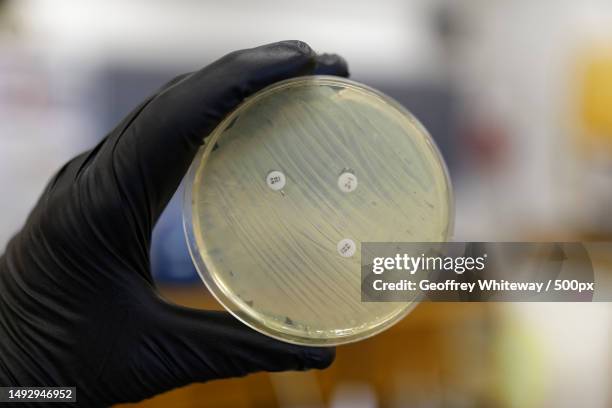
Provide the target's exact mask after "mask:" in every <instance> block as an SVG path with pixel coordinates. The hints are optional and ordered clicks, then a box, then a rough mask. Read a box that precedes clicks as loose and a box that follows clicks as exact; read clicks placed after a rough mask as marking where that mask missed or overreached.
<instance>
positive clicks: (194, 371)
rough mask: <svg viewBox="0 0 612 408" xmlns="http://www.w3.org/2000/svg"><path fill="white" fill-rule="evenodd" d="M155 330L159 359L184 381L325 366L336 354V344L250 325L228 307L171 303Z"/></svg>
mask: <svg viewBox="0 0 612 408" xmlns="http://www.w3.org/2000/svg"><path fill="white" fill-rule="evenodd" d="M162 308H163V309H164V310H163V311H162V312H160V313H159V316H158V317H159V320H158V323H159V326H160V327H159V328H158V329H156V330H155V338H156V342H157V343H159V344H163V345H164V346H163V347H159V349H160V350H170V351H171V354H172V355H169V356H159V358H158V359H156V362H157V363H156V364H158V367H157V369H158V371H160V372H166V373H167V377H168V378H170V379H175V380H171V381H178V382H180V384H172V386H179V385H182V384H187V383H189V382H193V381H207V380H211V379H218V378H229V377H239V376H244V375H246V374H249V373H254V372H258V371H286V370H307V369H312V368H316V369H323V368H326V367H328V366H329V365H330V364H331V363H332V362H333V360H334V357H335V349H334V348H322V347H303V346H297V345H294V344H289V343H284V342H281V341H278V340H275V339H272V338H270V337H267V336H264V335H263V334H261V333H258V332H256V331H255V330H253V329H251V328H249V327H247V326H246V325H244V324H243V323H241V322H239V321H238V320H237V319H236V318H234V317H233V316H231V315H230V314H229V313H226V312H215V311H201V310H195V309H189V308H184V307H181V306H176V305H169V304H165V303H164V306H163V307H162Z"/></svg>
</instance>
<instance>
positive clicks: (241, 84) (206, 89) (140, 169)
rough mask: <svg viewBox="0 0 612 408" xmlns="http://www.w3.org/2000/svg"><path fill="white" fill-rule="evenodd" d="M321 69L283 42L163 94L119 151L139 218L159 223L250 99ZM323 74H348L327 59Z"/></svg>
mask: <svg viewBox="0 0 612 408" xmlns="http://www.w3.org/2000/svg"><path fill="white" fill-rule="evenodd" d="M325 61H327V62H325ZM316 66H317V59H316V54H315V53H314V52H313V51H312V49H311V48H310V47H309V46H308V45H306V44H305V43H303V42H300V41H284V42H280V43H275V44H269V45H265V46H262V47H257V48H252V49H247V50H242V51H237V52H234V53H231V54H228V55H226V56H225V57H223V58H221V59H220V60H218V61H216V62H214V63H213V64H211V65H209V66H207V67H206V68H204V69H202V70H200V71H198V72H195V73H193V74H191V75H189V76H187V77H185V78H183V79H182V80H180V81H178V82H176V83H174V84H172V85H171V86H169V87H167V89H165V90H163V91H161V92H160V93H159V94H158V95H157V96H156V97H154V98H153V99H152V100H151V101H150V102H149V104H148V105H147V106H145V107H144V108H143V109H142V111H141V112H140V114H139V115H138V116H137V118H136V119H135V120H133V121H132V122H131V123H129V124H128V125H127V127H126V128H125V130H124V131H122V132H121V135H120V137H118V138H117V142H116V146H115V148H113V149H112V152H113V154H112V162H113V168H114V169H115V174H116V176H117V180H118V182H119V183H120V184H121V185H122V186H121V189H122V190H123V191H122V192H123V194H124V195H127V196H128V201H129V202H130V204H131V205H133V206H137V207H139V208H135V209H134V213H136V214H139V213H142V212H141V211H146V210H148V211H147V212H148V214H150V217H147V221H150V222H151V223H152V222H155V220H156V219H157V217H158V216H159V214H160V213H161V211H162V210H163V208H164V207H165V205H166V204H167V202H168V200H169V199H170V198H171V196H172V194H173V193H174V191H175V190H176V188H177V187H178V185H179V183H180V181H181V179H182V178H183V176H184V174H185V172H186V171H187V168H188V167H189V165H190V163H191V161H192V160H193V157H194V156H195V154H196V152H197V150H198V148H199V146H200V145H201V143H202V140H203V138H204V137H205V136H206V135H208V134H209V133H210V132H211V131H212V130H213V129H214V128H215V126H217V124H218V123H219V122H220V121H221V120H222V119H223V118H224V117H225V115H226V114H227V113H228V112H230V111H231V110H233V109H234V108H235V107H236V106H237V105H238V104H240V103H241V102H242V101H243V100H244V98H245V97H247V96H249V95H251V94H252V93H254V92H257V91H258V90H260V89H262V88H264V87H265V86H267V85H270V84H272V83H274V82H278V81H281V80H284V79H287V78H291V77H294V76H300V75H306V74H311V73H313V72H314V69H315V67H316ZM320 66H321V67H325V69H326V70H327V73H328V74H333V73H334V70H335V69H338V72H339V74H343V73H345V72H346V69H345V66H346V64H342V63H341V62H340V61H339V59H337V58H336V59H334V58H331V57H326V58H325V59H324V64H322V65H320ZM141 207H145V208H141Z"/></svg>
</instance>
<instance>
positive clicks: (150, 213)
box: [0, 41, 348, 406]
mask: <svg viewBox="0 0 612 408" xmlns="http://www.w3.org/2000/svg"><path fill="white" fill-rule="evenodd" d="M313 73H325V74H334V75H342V76H346V75H348V73H347V67H346V64H345V62H344V61H343V60H342V59H341V58H340V57H338V56H335V55H322V56H317V55H316V54H315V53H314V52H313V51H312V50H311V49H310V48H309V47H308V45H306V44H304V43H302V42H299V41H286V42H280V43H276V44H271V45H266V46H263V47H258V48H253V49H248V50H243V51H238V52H234V53H231V54H229V55H227V56H225V57H223V58H221V59H220V60H218V61H216V62H214V63H213V64H211V65H209V66H208V67H206V68H204V69H202V70H201V71H198V72H194V73H192V74H187V75H183V76H180V77H178V78H176V79H174V80H173V81H171V82H170V83H168V84H167V85H165V86H164V87H163V88H161V89H160V90H159V92H157V93H156V94H155V95H153V96H151V97H150V98H148V99H147V100H146V101H145V102H144V103H142V104H141V105H140V106H139V107H137V108H136V109H135V110H134V111H133V112H132V113H131V114H130V115H128V116H127V117H126V118H125V119H124V120H123V121H122V122H121V123H120V124H119V125H118V126H117V128H116V129H114V130H113V131H112V132H111V133H110V134H109V135H108V136H107V137H106V138H105V139H104V140H103V141H102V142H101V143H100V144H98V145H97V146H96V147H95V148H94V149H93V150H91V151H88V152H85V153H83V154H81V155H80V156H77V157H75V158H74V159H73V160H71V161H69V162H68V163H67V164H66V165H64V166H63V167H62V168H61V169H60V170H59V172H58V173H57V174H56V175H55V176H54V177H53V179H52V180H51V182H50V183H49V185H48V186H47V187H46V189H45V191H44V192H43V195H42V197H41V198H40V200H39V202H38V203H37V205H36V207H35V208H34V210H33V211H32V213H31V214H30V216H29V218H28V220H27V223H26V225H25V226H24V228H23V229H22V230H21V232H19V234H17V235H16V236H15V237H14V238H13V239H12V240H11V242H10V243H9V245H8V247H7V250H6V253H5V254H4V255H3V256H2V258H0V386H9V385H10V386H76V387H77V393H76V394H77V400H78V403H79V405H81V406H105V405H110V404H113V403H117V402H127V401H139V400H142V399H144V398H147V397H150V396H153V395H155V394H158V393H160V392H163V391H166V390H169V389H172V388H175V387H179V386H182V385H185V384H189V383H191V382H199V381H207V380H212V379H217V378H228V377H236V376H243V375H246V374H248V373H252V372H256V371H283V370H306V369H309V368H325V367H327V366H328V365H329V364H331V362H332V361H333V359H334V350H333V349H328V348H308V347H300V346H295V345H291V344H286V343H282V342H280V341H276V340H273V339H271V338H268V337H266V336H264V335H262V334H259V333H257V332H255V331H254V330H252V329H250V328H248V327H247V326H245V325H243V324H242V323H240V322H239V321H238V320H236V319H235V318H234V317H232V316H230V315H229V314H227V313H222V312H212V311H200V310H193V309H188V308H185V307H180V306H177V305H173V304H169V303H167V302H166V301H164V300H163V299H161V298H160V296H159V294H158V293H157V291H156V288H155V284H154V282H153V279H152V278H151V274H150V271H149V245H150V242H151V231H152V229H153V226H154V225H155V222H156V220H157V219H158V217H159V215H160V214H161V212H162V211H163V209H164V207H165V206H166V204H167V203H168V200H169V199H170V198H171V196H172V195H173V193H174V192H175V190H176V188H177V186H178V185H179V183H180V181H181V179H182V178H183V175H184V174H185V172H186V171H187V168H188V167H189V165H190V163H191V161H192V159H193V158H194V156H195V154H196V151H197V150H198V148H199V147H200V145H201V144H202V142H203V138H204V137H205V136H206V135H208V134H209V133H210V132H211V131H212V130H213V129H214V128H215V126H216V125H217V124H218V123H219V122H220V121H221V120H222V119H223V117H224V116H225V115H226V114H227V113H229V112H230V111H231V110H232V109H234V108H235V107H236V106H237V105H238V104H240V102H241V101H242V100H243V99H244V98H245V97H246V96H248V95H250V94H252V93H254V92H256V91H258V90H260V89H261V88H263V87H265V86H267V85H269V84H272V83H274V82H277V81H280V80H283V79H287V78H290V77H294V76H299V75H307V74H313ZM68 405H69V406H74V404H68ZM20 406H24V405H20ZM33 406H39V405H36V404H33ZM54 406H57V405H54Z"/></svg>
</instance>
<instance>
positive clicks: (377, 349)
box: [120, 285, 491, 408]
mask: <svg viewBox="0 0 612 408" xmlns="http://www.w3.org/2000/svg"><path fill="white" fill-rule="evenodd" d="M161 292H162V293H163V294H164V296H165V297H166V298H168V299H170V300H172V301H174V302H176V303H180V304H183V305H185V306H190V307H196V308H207V309H220V308H221V307H220V305H219V304H218V303H217V302H216V301H215V300H214V299H213V298H211V297H210V296H209V295H207V293H206V291H205V289H204V288H203V287H202V286H200V285H195V286H194V287H183V288H181V287H174V288H173V287H163V288H161ZM490 310H491V305H490V304H485V303H423V304H421V305H419V306H417V307H416V308H415V310H414V311H413V312H412V313H411V314H410V315H408V316H407V317H406V318H405V319H404V320H402V321H401V322H399V323H398V324H397V325H395V326H394V327H392V328H391V329H389V330H387V331H385V332H384V333H381V334H379V335H377V336H375V337H373V338H371V339H368V340H364V341H361V342H358V343H355V344H349V345H345V346H340V347H338V348H337V356H336V361H335V362H334V364H333V365H332V366H331V367H330V368H328V369H327V370H324V371H309V372H302V373H289V374H268V373H259V374H253V375H250V376H247V377H244V378H239V379H230V380H219V381H211V382H208V383H203V384H192V385H189V386H186V387H183V388H180V389H177V390H173V391H170V392H166V393H164V394H161V395H158V396H156V397H154V398H152V399H149V400H146V401H143V402H140V403H138V404H126V405H120V407H142V408H157V407H170V406H171V407H176V408H191V407H222V408H223V407H232V408H241V407H245V408H246V407H276V406H279V399H281V400H282V401H283V402H284V404H283V405H290V404H294V405H295V404H297V403H302V404H308V406H310V407H316V406H326V405H327V404H328V402H329V400H330V398H332V397H333V394H334V391H335V390H337V389H338V388H337V387H338V386H339V385H341V384H367V385H368V386H369V387H371V389H372V390H373V391H374V392H375V394H376V395H377V398H378V400H379V402H380V403H381V406H385V405H390V404H392V403H393V401H400V400H401V401H402V402H403V403H406V402H407V399H410V398H415V402H416V399H418V398H420V396H422V395H426V394H427V393H436V391H438V390H439V387H440V384H442V383H444V384H451V385H452V383H453V382H457V386H458V387H463V386H464V384H463V383H464V382H465V381H468V380H469V379H467V378H463V377H465V376H466V371H465V370H463V369H457V367H455V365H456V364H457V361H456V357H457V356H461V355H463V356H464V357H465V354H466V353H470V352H472V353H473V352H474V350H471V349H476V350H477V351H478V353H480V351H483V350H482V349H481V348H480V346H479V345H478V340H476V343H474V342H471V341H470V342H471V343H470V344H468V345H467V346H468V347H467V348H466V347H465V344H456V345H455V344H453V342H454V341H455V340H454V339H455V337H456V336H454V335H453V333H457V331H461V330H463V328H464V327H480V326H482V324H483V322H486V321H488V319H489V318H490ZM463 340H465V338H464V339H463ZM468 358H469V356H468ZM474 358H478V359H483V360H484V359H485V357H484V356H483V355H475V356H474ZM484 363H485V364H486V361H485V362H484Z"/></svg>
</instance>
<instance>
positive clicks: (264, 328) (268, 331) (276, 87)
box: [183, 75, 455, 347]
mask: <svg viewBox="0 0 612 408" xmlns="http://www.w3.org/2000/svg"><path fill="white" fill-rule="evenodd" d="M324 85H327V86H339V87H343V88H352V89H354V90H357V91H359V92H362V93H367V94H369V95H371V96H374V97H376V98H378V99H379V100H380V101H382V102H383V103H384V104H386V105H389V106H390V107H391V108H392V109H395V110H397V111H398V112H399V113H400V114H401V115H402V116H404V117H407V118H408V119H409V120H410V122H411V124H412V125H413V126H414V127H415V128H416V129H417V130H418V132H420V133H421V134H422V135H423V136H425V141H426V144H427V146H428V147H429V149H431V150H432V151H433V156H434V157H436V158H437V161H438V165H439V167H440V168H441V169H442V172H443V174H444V179H445V184H446V187H447V189H446V190H447V196H448V197H447V199H448V228H447V231H446V240H447V241H449V240H452V235H453V231H454V222H455V220H454V194H453V190H452V184H451V182H450V177H449V173H448V168H447V166H446V163H445V162H444V160H443V159H442V155H441V153H440V150H439V149H438V147H437V145H436V143H435V142H434V140H433V138H432V137H431V135H430V134H429V132H428V131H427V130H426V129H425V127H424V126H423V125H422V124H421V122H420V121H419V120H418V119H417V118H415V117H414V115H412V113H410V112H409V111H408V110H407V109H406V108H404V107H403V106H402V105H401V104H400V103H399V102H397V101H395V100H394V99H393V98H391V97H389V96H387V95H385V94H384V93H382V92H380V91H378V90H376V89H374V88H371V87H369V86H367V85H364V84H361V83H359V82H355V81H352V80H349V79H346V78H342V77H335V76H329V75H312V76H301V77H295V78H290V79H286V80H283V81H279V82H276V83H274V84H272V85H269V86H267V87H265V88H264V89H262V90H260V91H259V92H257V93H255V94H254V95H252V96H250V97H248V98H245V100H244V101H243V102H242V103H241V104H240V105H238V106H237V107H236V108H235V109H234V110H233V111H232V112H230V113H229V114H228V115H227V116H226V117H225V118H224V119H223V120H222V121H221V122H220V123H219V124H218V125H217V126H216V127H215V129H213V131H212V132H211V133H210V134H209V135H208V137H207V138H206V139H207V140H205V142H204V144H203V146H202V147H200V149H199V150H198V152H197V154H196V156H195V157H194V160H193V162H192V164H191V166H190V167H189V170H188V172H187V174H186V176H185V177H186V179H185V183H184V194H183V197H184V198H183V231H184V234H185V240H186V241H187V247H188V250H189V254H190V256H191V259H192V261H193V263H194V265H195V267H196V270H197V272H198V275H199V276H200V278H201V279H202V281H203V282H204V285H205V286H206V288H207V289H208V290H209V292H210V293H211V294H212V295H213V297H214V298H215V299H216V300H217V301H218V302H219V303H220V304H221V305H222V306H223V307H224V308H225V309H226V310H227V311H228V312H229V313H231V314H232V315H233V316H234V317H235V318H237V319H238V320H239V321H241V322H242V323H244V324H245V325H247V326H248V327H250V328H252V329H254V330H256V331H258V332H260V333H262V334H264V335H266V336H269V337H272V338H275V339H277V340H280V341H284V342H287V343H292V344H297V345H304V346H318V347H330V346H338V345H342V344H349V343H354V342H357V341H361V340H364V339H367V338H369V337H372V336H375V335H377V334H379V333H381V332H383V331H385V330H386V329H388V328H390V327H391V326H393V325H395V324H396V323H398V322H399V321H400V320H402V319H403V318H404V317H405V316H407V315H408V314H409V313H410V312H411V311H412V310H413V309H414V308H415V307H416V306H417V305H418V303H419V301H418V300H414V301H412V302H406V304H405V307H402V308H398V310H397V312H396V313H394V314H391V317H390V318H388V319H387V320H385V321H383V322H381V323H380V324H378V325H376V326H374V327H371V328H369V329H368V330H365V331H359V332H357V333H353V334H349V335H346V336H338V337H334V338H330V337H327V338H324V337H308V336H300V335H296V334H291V333H289V332H287V331H282V330H277V329H275V328H273V327H271V326H268V325H266V324H263V323H262V321H261V320H260V319H258V318H257V315H256V314H255V313H252V312H251V311H250V308H249V307H248V306H246V305H241V304H240V303H239V302H237V301H236V300H235V298H234V297H233V296H231V291H230V290H229V289H228V288H227V287H226V286H225V285H224V284H223V282H220V281H219V280H217V279H215V276H214V274H211V273H209V271H208V267H207V266H206V261H205V259H204V258H203V257H202V254H201V252H200V250H199V249H200V248H202V247H204V245H203V243H202V242H201V237H199V236H196V234H195V230H196V228H194V225H195V223H198V222H199V221H198V218H197V217H194V216H193V213H194V211H195V209H194V202H193V197H195V196H197V194H196V190H197V189H198V185H199V183H198V182H197V181H198V173H199V170H200V169H201V168H202V166H204V165H205V164H206V158H207V157H208V155H209V154H210V153H211V151H212V149H213V147H214V145H215V144H216V143H217V140H218V139H219V137H221V135H222V134H223V131H224V130H225V129H226V127H227V126H228V125H229V124H230V123H231V122H232V121H233V120H234V118H236V117H237V116H238V115H240V114H241V112H243V111H244V110H246V109H248V107H249V106H251V105H252V104H254V103H256V102H257V101H258V100H260V99H262V98H264V97H267V96H269V95H271V94H273V93H276V92H279V91H281V90H283V89H285V88H293V87H296V86H324Z"/></svg>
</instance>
